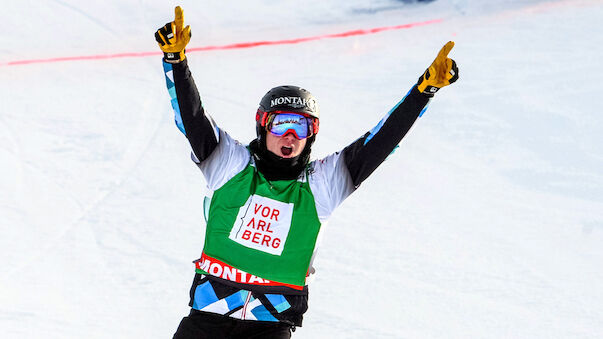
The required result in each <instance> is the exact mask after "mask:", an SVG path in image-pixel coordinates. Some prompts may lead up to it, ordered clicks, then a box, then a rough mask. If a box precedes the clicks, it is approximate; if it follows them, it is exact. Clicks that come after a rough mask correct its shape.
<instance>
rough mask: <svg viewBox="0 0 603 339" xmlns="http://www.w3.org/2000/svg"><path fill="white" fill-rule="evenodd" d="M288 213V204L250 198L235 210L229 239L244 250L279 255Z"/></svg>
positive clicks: (260, 198)
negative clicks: (243, 247) (244, 248)
mask: <svg viewBox="0 0 603 339" xmlns="http://www.w3.org/2000/svg"><path fill="white" fill-rule="evenodd" d="M292 214H293V204H292V203H284V202H281V201H276V200H273V199H270V198H266V197H261V196H259V195H252V196H251V197H249V199H248V200H247V202H246V203H245V205H243V207H241V208H240V209H239V214H238V215H237V219H236V220H235V223H234V225H233V227H232V230H231V231H230V236H229V238H230V239H231V240H233V241H236V242H237V243H239V244H241V245H243V246H245V247H249V248H253V249H255V250H258V251H262V252H266V253H270V254H274V255H281V253H282V252H283V248H284V247H285V241H286V240H287V236H288V235H289V230H290V229H291V215H292Z"/></svg>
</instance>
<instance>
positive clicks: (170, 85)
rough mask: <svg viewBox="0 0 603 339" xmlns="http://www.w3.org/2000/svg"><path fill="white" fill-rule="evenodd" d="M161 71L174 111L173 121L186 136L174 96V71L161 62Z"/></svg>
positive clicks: (170, 65)
mask: <svg viewBox="0 0 603 339" xmlns="http://www.w3.org/2000/svg"><path fill="white" fill-rule="evenodd" d="M163 71H164V72H165V83H166V85H167V89H168V93H170V99H171V103H172V108H173V109H174V120H175V122H176V126H178V129H179V130H180V132H182V134H184V135H186V131H184V124H182V116H181V115H180V105H178V97H177V96H176V84H175V83H174V71H173V70H172V64H170V63H168V62H165V61H164V62H163Z"/></svg>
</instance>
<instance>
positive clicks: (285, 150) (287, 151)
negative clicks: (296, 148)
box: [281, 146, 293, 156]
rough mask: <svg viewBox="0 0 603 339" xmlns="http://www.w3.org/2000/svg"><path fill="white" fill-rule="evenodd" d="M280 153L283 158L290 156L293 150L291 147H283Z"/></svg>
mask: <svg viewBox="0 0 603 339" xmlns="http://www.w3.org/2000/svg"><path fill="white" fill-rule="evenodd" d="M281 153H283V155H284V156H290V155H291V153H293V148H292V147H287V146H283V147H281Z"/></svg>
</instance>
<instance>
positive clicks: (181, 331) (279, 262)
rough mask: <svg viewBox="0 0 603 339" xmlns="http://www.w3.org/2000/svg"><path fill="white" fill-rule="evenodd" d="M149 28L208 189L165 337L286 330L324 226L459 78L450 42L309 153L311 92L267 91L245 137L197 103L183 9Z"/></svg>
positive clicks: (295, 318)
mask: <svg viewBox="0 0 603 339" xmlns="http://www.w3.org/2000/svg"><path fill="white" fill-rule="evenodd" d="M175 17H176V18H175V20H174V21H172V22H170V23H168V24H166V25H165V26H163V27H162V28H160V29H159V30H158V31H157V32H156V33H155V38H156V40H157V42H158V43H159V47H160V48H161V50H162V51H163V52H164V58H163V66H164V70H165V78H166V82H167V87H168V92H169V94H170V96H171V102H172V106H173V108H174V112H175V116H176V119H175V120H176V125H177V126H178V128H179V129H180V131H181V132H182V133H183V134H184V135H185V136H186V138H187V139H188V141H189V143H190V145H191V147H192V154H191V158H192V160H193V161H194V162H195V163H196V165H197V166H198V167H199V168H200V169H201V172H202V173H203V175H204V176H205V179H206V181H207V185H208V188H209V189H210V190H211V191H213V195H212V198H211V203H209V209H208V213H207V215H206V219H207V225H206V231H205V243H204V246H203V251H202V254H201V258H200V259H198V260H196V261H195V265H196V273H195V276H194V280H193V284H192V287H191V290H190V304H189V306H191V310H190V314H189V315H188V316H186V317H184V318H183V319H182V321H181V322H180V325H179V327H178V329H177V331H176V333H175V335H174V338H212V339H215V338H290V337H291V331H292V330H293V331H294V330H295V327H296V326H301V325H302V315H303V314H304V313H305V312H306V310H307V301H308V285H307V284H308V281H309V278H310V277H311V276H312V275H313V274H314V268H313V267H312V261H313V259H314V254H315V251H316V242H317V239H318V235H319V232H320V230H321V226H322V225H323V224H324V223H325V221H326V220H327V218H328V217H329V216H330V215H331V213H332V212H333V210H334V209H335V208H336V207H337V206H338V205H339V204H340V203H341V202H342V201H343V200H344V199H345V198H346V197H348V196H349V195H350V194H351V193H353V192H354V191H355V190H356V189H357V188H358V187H359V186H360V184H361V183H362V182H363V181H364V180H365V179H366V178H367V177H368V176H369V175H370V174H371V173H372V172H373V171H374V170H375V169H376V168H377V166H379V165H380V164H381V163H382V162H383V161H384V160H385V159H386V158H387V156H388V155H389V154H390V153H391V152H392V151H393V150H394V149H395V148H396V146H397V145H398V144H399V143H400V141H401V140H402V138H403V137H404V135H405V134H406V133H407V132H408V130H409V129H410V128H411V126H412V125H413V123H414V122H415V120H416V119H417V118H418V117H419V115H420V114H421V113H422V112H423V111H424V109H425V107H426V105H427V103H428V102H429V100H430V98H432V97H433V95H434V94H435V93H436V92H437V91H438V90H439V89H440V88H441V87H444V86H447V85H449V84H451V83H453V82H454V81H456V80H457V79H458V69H457V67H456V64H455V62H454V61H453V60H452V59H449V58H448V57H447V55H448V53H449V52H450V50H451V49H452V47H453V46H454V43H453V42H452V41H450V42H448V43H447V44H446V45H445V46H444V47H443V48H442V50H441V51H440V53H439V54H438V56H437V57H436V59H435V61H434V62H433V63H432V64H431V66H429V68H428V69H427V70H426V71H425V73H424V74H423V75H421V77H420V78H419V80H418V83H417V84H416V85H414V86H413V87H412V88H411V90H410V91H409V92H408V93H407V94H406V96H405V97H404V98H403V99H402V100H401V101H400V102H399V103H398V104H397V105H395V106H394V108H393V109H392V110H391V111H390V112H388V113H387V115H386V116H385V117H384V118H383V119H382V120H381V122H380V123H379V124H378V125H377V126H375V127H374V128H373V129H371V130H370V131H369V132H367V133H366V134H364V135H363V136H362V137H360V138H359V139H357V140H356V141H354V142H353V143H351V144H350V145H348V146H347V147H345V148H344V149H343V150H341V151H339V152H336V153H334V154H331V155H329V156H327V157H325V158H323V159H320V160H315V161H310V152H311V148H312V144H313V143H314V141H315V139H316V136H317V134H318V131H319V121H320V113H319V108H318V102H317V100H316V98H315V97H314V96H312V94H311V93H310V92H309V91H307V90H305V89H303V88H300V87H297V86H278V87H275V88H273V89H271V90H270V91H268V93H266V95H265V96H264V97H263V98H262V99H261V101H260V104H259V108H258V109H257V111H256V113H255V121H256V126H255V127H256V134H257V138H256V139H254V140H253V141H251V143H250V144H249V145H248V146H244V145H242V144H240V143H239V142H237V141H235V140H234V139H233V138H232V137H231V136H230V135H228V134H227V133H226V132H225V131H224V130H223V129H221V128H219V127H218V126H217V125H216V124H215V123H214V121H213V120H212V118H210V116H209V115H208V114H207V112H205V110H204V108H203V105H202V103H201V99H200V97H199V93H198V91H197V88H196V86H195V83H194V81H193V77H192V75H191V72H190V70H189V68H188V65H187V59H186V55H185V47H186V45H187V44H188V42H189V41H190V38H191V33H190V26H186V27H184V17H183V13H182V9H181V8H180V7H176V9H175Z"/></svg>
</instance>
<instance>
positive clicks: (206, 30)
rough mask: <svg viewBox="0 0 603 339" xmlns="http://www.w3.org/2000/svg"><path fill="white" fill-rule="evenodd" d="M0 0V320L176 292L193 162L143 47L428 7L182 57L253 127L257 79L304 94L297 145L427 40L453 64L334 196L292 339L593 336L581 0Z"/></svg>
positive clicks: (104, 318)
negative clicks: (404, 130)
mask: <svg viewBox="0 0 603 339" xmlns="http://www.w3.org/2000/svg"><path fill="white" fill-rule="evenodd" d="M230 3H232V2H224V1H217V0H211V1H192V0H191V1H178V2H176V1H134V0H119V1H117V0H108V1H103V2H83V1H75V0H54V1H6V0H2V4H1V5H2V6H1V8H2V10H1V13H0V18H1V20H0V21H1V22H2V23H3V25H4V27H5V30H4V32H3V34H2V36H1V37H0V52H1V53H0V191H1V192H2V194H0V260H1V263H2V265H1V266H0V337H2V338H169V337H171V335H172V334H173V332H174V330H175V329H176V327H177V325H178V323H179V321H180V319H181V317H182V316H184V315H185V314H187V312H188V306H187V303H188V291H189V287H190V283H191V281H192V277H193V265H192V264H191V261H192V260H193V259H196V258H197V257H198V256H199V254H200V251H201V246H202V240H203V232H204V227H203V226H204V224H203V214H202V207H201V206H202V201H203V197H204V195H205V193H206V192H207V190H206V188H205V183H204V179H203V177H202V176H201V174H200V172H199V171H198V169H197V168H196V167H195V166H194V165H193V164H192V162H191V161H190V159H189V152H190V149H189V146H188V143H187V141H186V139H185V138H184V137H183V136H182V135H181V134H180V132H179V131H178V129H177V128H176V127H175V125H174V122H173V112H172V110H171V107H170V104H169V95H168V93H167V90H166V88H165V81H164V76H163V70H162V66H161V57H160V56H149V57H135V58H112V59H104V60H84V61H71V62H60V63H50V62H43V63H35V64H27V65H18V66H15V65H9V63H10V62H12V61H19V60H27V59H45V58H54V57H67V56H82V55H83V56H86V55H97V54H114V53H123V52H152V51H158V48H157V46H156V43H155V41H154V37H153V34H154V32H155V30H156V29H157V28H158V27H160V26H162V25H164V24H165V23H166V22H168V21H171V20H172V19H173V8H174V6H175V5H181V6H182V7H183V9H184V14H185V22H186V23H187V24H190V25H191V27H192V32H193V36H192V41H191V43H190V45H189V47H190V48H193V47H201V46H207V45H225V44H230V43H236V42H247V41H259V40H278V39H290V38H299V37H306V36H315V35H322V34H330V33H339V32H344V31H348V30H353V29H366V28H373V27H382V26H391V25H400V24H407V23H413V22H420V21H425V20H432V19H442V22H440V23H437V24H433V25H427V26H420V27H414V28H411V29H405V30H396V31H388V32H383V33H379V34H375V35H366V36H357V37H351V38H344V39H328V40H319V41H313V42H308V43H303V44H296V45H284V46H266V47H258V48H251V49H235V50H224V51H220V50H218V51H211V52H196V53H189V54H188V58H189V64H190V68H191V70H192V72H193V74H194V76H195V79H196V82H197V85H198V87H199V90H200V92H201V96H202V99H203V101H204V105H205V107H206V109H207V110H208V111H210V112H211V113H212V115H213V117H214V118H215V120H216V121H217V123H218V124H219V125H220V126H221V127H222V128H224V129H225V130H227V131H228V132H229V133H230V134H231V135H233V136H234V137H235V138H237V139H239V140H241V141H242V142H249V141H250V140H251V139H252V138H253V137H254V136H255V132H254V114H255V110H256V108H257V104H258V102H259V99H260V98H261V96H262V95H263V94H264V93H265V92H266V91H267V90H268V89H270V88H271V87H273V86H276V85H281V84H296V85H300V86H303V87H305V88H308V89H309V90H311V91H312V92H313V93H314V95H315V96H316V97H317V98H318V100H319V102H320V104H321V109H322V119H321V132H320V134H319V136H318V139H317V142H316V144H315V148H314V156H315V157H321V156H324V155H327V154H329V153H331V152H334V151H337V150H340V149H341V148H343V147H344V146H345V145H347V144H348V143H350V142H352V141H353V140H355V139H356V138H357V137H359V136H361V135H362V134H363V133H364V132H365V131H367V130H368V129H370V128H371V127H372V126H373V125H374V124H376V123H377V122H378V121H379V120H380V118H381V117H382V116H383V115H384V114H385V113H386V112H387V111H388V110H389V109H390V108H391V107H392V106H393V105H394V104H395V103H396V102H397V101H398V100H399V99H400V98H401V97H402V96H403V95H404V94H405V93H406V92H407V90H408V89H409V88H410V87H411V86H412V85H413V84H414V83H415V82H416V80H417V78H418V76H419V75H420V74H421V73H422V72H423V71H424V70H425V68H426V67H427V66H428V65H429V64H430V63H431V61H432V60H433V58H434V57H435V56H436V54H437V52H438V51H439V49H440V48H441V46H442V45H443V44H444V43H446V42H447V41H448V40H454V41H455V42H456V47H455V48H454V49H453V50H452V52H451V54H450V56H451V57H452V58H454V59H455V60H456V61H457V63H458V65H459V69H460V80H459V81H458V82H457V83H456V84H454V85H453V86H450V87H447V88H445V89H443V90H442V91H441V92H439V93H438V94H437V96H436V98H435V99H434V100H433V101H432V103H431V105H430V108H429V110H428V111H427V112H426V114H425V115H424V116H423V117H422V118H421V119H420V120H419V121H418V122H417V124H416V125H415V126H414V127H413V129H412V130H411V132H410V133H409V135H408V136H407V138H405V139H404V141H403V142H402V144H401V147H400V148H399V149H398V151H397V152H396V153H395V154H394V155H392V156H391V157H390V158H389V160H388V161H387V162H386V163H384V164H383V165H382V166H381V167H380V168H379V169H378V170H377V171H376V172H375V173H374V175H373V176H372V177H370V178H369V179H368V180H367V181H366V182H365V183H364V184H363V185H362V187H361V188H360V189H359V190H358V191H357V192H356V193H355V194H354V195H353V196H352V197H350V198H349V199H348V200H347V201H346V202H344V204H343V205H342V206H341V207H340V208H339V209H338V210H337V211H336V212H335V213H334V215H333V216H332V218H331V220H330V223H329V224H328V226H327V228H326V229H325V232H324V240H323V242H322V244H321V247H320V249H319V257H318V259H317V262H316V264H317V269H318V274H317V278H316V280H315V281H314V283H313V284H312V285H311V287H310V310H309V311H308V313H306V317H305V320H304V327H302V328H299V329H298V330H297V332H295V334H294V338H298V339H301V338H601V337H603V133H602V132H601V131H602V130H603V114H602V110H601V103H600V101H601V99H600V98H601V82H600V79H601V69H602V68H603V58H602V55H603V47H602V46H603V34H601V32H600V29H599V28H600V27H601V26H600V25H601V18H603V1H600V0H573V1H570V0H562V1H535V0H533V1H531V0H521V1H520V0H506V1H505V0H489V1H481V0H450V1H444V0H441V1H435V2H427V3H426V2H421V3H419V2H414V1H394V0H379V1H368V0H347V1H320V0H308V1H304V2H298V1H293V0H288V1H279V2H278V4H275V2H274V1H267V0H252V1H249V0H248V1H244V2H243V1H241V2H237V3H236V4H234V5H233V4H230Z"/></svg>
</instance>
